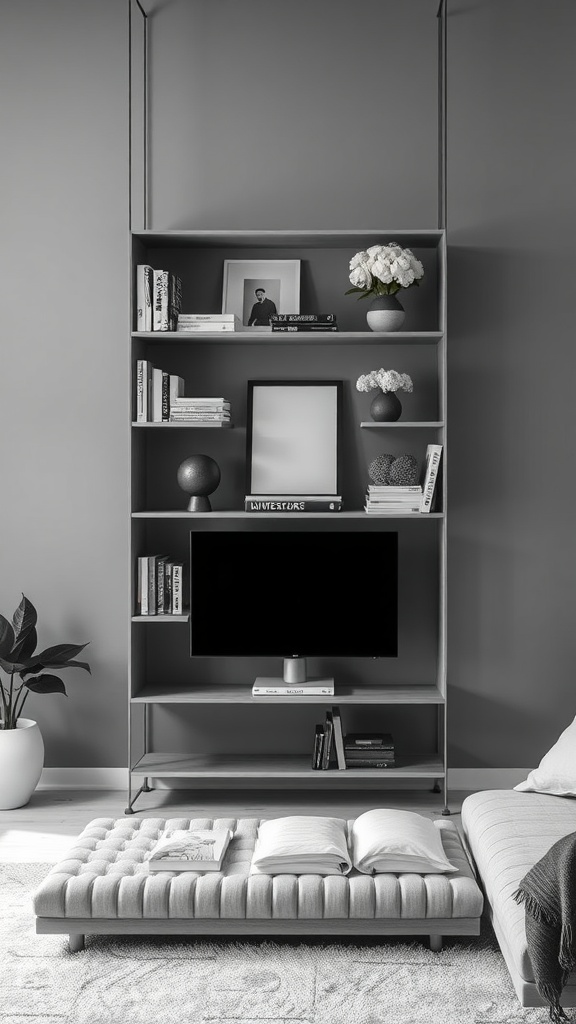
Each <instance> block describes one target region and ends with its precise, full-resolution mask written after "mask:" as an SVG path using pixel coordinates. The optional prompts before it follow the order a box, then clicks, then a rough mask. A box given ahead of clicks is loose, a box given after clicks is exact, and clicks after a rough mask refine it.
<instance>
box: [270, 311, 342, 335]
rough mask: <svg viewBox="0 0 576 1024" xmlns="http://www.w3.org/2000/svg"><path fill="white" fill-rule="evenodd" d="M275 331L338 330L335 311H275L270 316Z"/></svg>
mask: <svg viewBox="0 0 576 1024" xmlns="http://www.w3.org/2000/svg"><path fill="white" fill-rule="evenodd" d="M270 324H271V326H272V330H273V331H283V332H284V333H289V332H290V331H292V332H297V331H337V330H338V324H337V322H336V314H335V313H274V314H273V315H272V316H271V317H270Z"/></svg>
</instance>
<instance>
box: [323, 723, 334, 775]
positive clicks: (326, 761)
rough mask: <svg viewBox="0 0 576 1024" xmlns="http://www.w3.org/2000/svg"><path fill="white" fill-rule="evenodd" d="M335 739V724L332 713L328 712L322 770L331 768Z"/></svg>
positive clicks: (325, 724)
mask: <svg viewBox="0 0 576 1024" xmlns="http://www.w3.org/2000/svg"><path fill="white" fill-rule="evenodd" d="M333 739H334V722H333V721H332V712H331V711H327V712H326V721H325V722H324V743H323V746H322V768H323V769H324V770H326V769H327V768H329V767H330V758H331V756H332V742H333Z"/></svg>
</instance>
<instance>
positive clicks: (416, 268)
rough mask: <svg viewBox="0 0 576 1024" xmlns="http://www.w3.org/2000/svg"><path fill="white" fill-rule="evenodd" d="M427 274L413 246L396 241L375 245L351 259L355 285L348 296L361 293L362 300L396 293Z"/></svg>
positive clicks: (351, 277)
mask: <svg viewBox="0 0 576 1024" xmlns="http://www.w3.org/2000/svg"><path fill="white" fill-rule="evenodd" d="M423 276H424V267H423V266H422V264H421V262H420V260H417V259H416V257H415V256H414V253H413V252H412V251H411V250H410V249H403V248H402V247H401V246H400V245H397V244H396V242H390V244H389V245H371V246H370V248H369V249H366V250H362V251H361V252H357V253H356V255H355V256H353V257H352V259H351V260H350V281H351V283H352V285H353V287H352V288H349V289H348V291H346V292H345V293H344V294H345V295H351V294H352V293H353V292H359V293H360V294H359V295H358V298H359V299H367V298H378V296H380V295H395V294H396V292H399V291H400V289H401V288H410V286H411V285H413V284H418V282H419V280H420V278H421V277H423Z"/></svg>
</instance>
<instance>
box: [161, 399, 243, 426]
mask: <svg viewBox="0 0 576 1024" xmlns="http://www.w3.org/2000/svg"><path fill="white" fill-rule="evenodd" d="M169 419H170V423H196V424H204V425H206V424H208V425H209V426H213V427H220V426H228V425H229V423H230V402H227V401H226V400H225V399H224V398H187V397H185V396H183V395H182V396H179V397H177V398H175V399H174V401H173V402H172V403H171V405H170V417H169Z"/></svg>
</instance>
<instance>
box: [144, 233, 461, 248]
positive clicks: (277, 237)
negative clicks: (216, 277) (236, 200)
mask: <svg viewBox="0 0 576 1024" xmlns="http://www.w3.org/2000/svg"><path fill="white" fill-rule="evenodd" d="M443 236H444V232H443V231H442V230H441V229H439V228H429V229H428V228H425V229H420V230H417V231H411V230H410V229H406V228H402V229H401V228H377V229H375V228H370V229H366V230H365V229H363V228H344V229H342V230H340V229H338V228H335V229H332V230H324V229H318V230H312V231H311V230H303V231H299V230H295V229H294V230H279V229H265V230H251V231H243V230H232V231H227V230H224V229H220V230H204V229H197V230H193V229H191V230H184V231H181V230H168V231H155V230H152V229H149V230H146V231H133V232H132V237H133V238H137V239H139V240H140V241H141V242H143V243H144V244H145V245H148V246H164V247H169V246H182V245H190V246H206V247H208V246H209V247H212V248H223V247H225V248H235V247H238V248H246V247H250V246H263V247H280V248H293V247H296V248H303V247H307V248H311V247H314V248H318V249H332V248H336V249H340V248H344V247H347V246H350V247H351V248H356V249H364V248H366V247H367V246H368V245H377V244H379V243H383V240H384V241H388V240H391V241H394V242H397V244H398V245H402V246H406V245H408V246H415V247H420V248H436V247H437V246H438V245H439V243H440V241H441V240H442V238H443Z"/></svg>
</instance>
